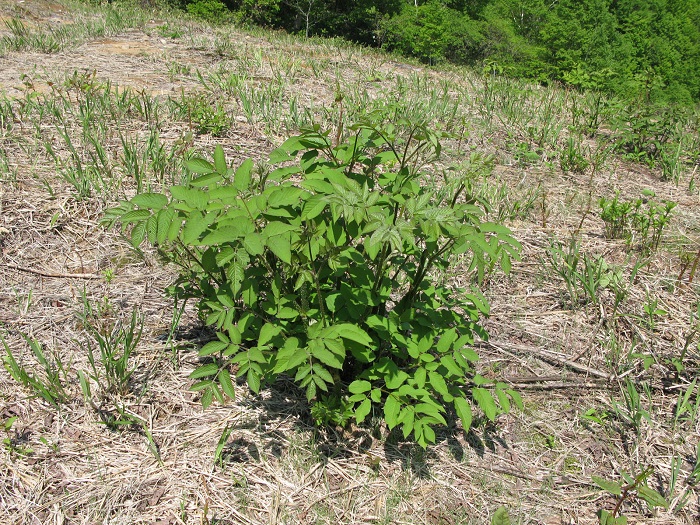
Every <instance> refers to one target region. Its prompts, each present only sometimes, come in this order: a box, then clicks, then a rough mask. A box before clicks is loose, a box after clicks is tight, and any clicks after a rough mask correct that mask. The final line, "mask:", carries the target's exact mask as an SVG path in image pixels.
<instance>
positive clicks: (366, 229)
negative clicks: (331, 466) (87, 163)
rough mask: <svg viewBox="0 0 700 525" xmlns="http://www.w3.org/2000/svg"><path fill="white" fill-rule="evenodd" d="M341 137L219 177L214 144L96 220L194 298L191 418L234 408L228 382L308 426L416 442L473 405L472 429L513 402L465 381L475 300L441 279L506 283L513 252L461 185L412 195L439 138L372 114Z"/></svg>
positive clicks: (316, 131)
mask: <svg viewBox="0 0 700 525" xmlns="http://www.w3.org/2000/svg"><path fill="white" fill-rule="evenodd" d="M348 131H349V132H350V138H349V139H347V140H346V141H344V142H340V141H339V140H338V139H337V137H335V141H334V137H332V136H331V133H330V132H328V131H323V130H321V129H320V128H318V127H314V128H310V129H306V130H304V131H303V132H302V133H301V134H300V135H298V136H294V137H292V138H290V139H288V140H287V141H286V142H285V143H284V144H282V145H281V146H280V147H279V148H278V149H277V150H275V151H273V152H272V154H271V155H270V163H271V165H272V169H262V170H260V169H255V168H254V165H253V162H252V161H251V160H246V161H245V162H243V163H242V164H241V165H240V166H238V167H237V168H235V169H234V168H233V167H229V166H228V165H227V163H226V160H225V156H224V151H223V149H222V148H221V147H217V148H216V149H215V151H214V155H213V161H208V160H206V159H204V158H194V159H190V160H188V161H186V166H187V168H188V170H189V171H190V172H191V174H192V178H191V180H189V181H188V182H187V183H185V184H181V185H177V186H173V187H171V188H170V189H169V191H168V192H167V193H162V194H161V193H144V194H139V195H136V196H135V197H134V198H132V199H131V200H129V201H125V202H123V203H122V204H121V205H120V206H119V207H118V208H115V209H112V210H110V211H109V212H108V214H107V217H106V221H107V222H108V223H115V222H118V223H120V224H121V227H122V229H123V231H124V232H128V234H129V236H130V238H131V241H132V243H133V245H134V246H139V245H140V244H141V243H142V242H144V241H146V240H147V241H148V242H149V243H151V244H153V245H155V246H157V247H158V250H159V251H160V253H161V254H162V255H163V256H164V257H165V259H166V260H167V261H170V262H172V263H175V264H176V265H177V266H178V267H179V272H180V276H179V279H178V280H177V282H176V283H175V285H174V286H172V287H171V289H170V291H171V293H173V294H174V295H175V296H176V297H178V298H179V299H190V298H192V299H196V301H197V304H198V307H199V310H200V313H201V316H202V319H203V320H204V321H205V323H206V324H207V325H209V326H211V327H213V329H214V330H215V331H216V339H215V340H214V341H211V342H209V343H207V344H206V345H205V346H204V347H203V348H202V349H201V350H200V356H201V358H202V365H201V366H199V367H198V368H197V369H196V370H195V371H194V372H193V373H192V375H191V377H192V378H193V379H195V380H196V382H195V384H194V385H193V386H192V389H194V390H197V391H201V392H202V403H203V404H204V405H205V406H206V405H208V404H210V403H211V402H212V401H213V400H214V399H216V400H218V401H220V402H222V401H224V396H225V395H226V396H229V397H233V396H234V394H235V392H234V375H235V377H238V378H245V380H246V382H247V385H248V387H249V388H250V389H251V390H252V391H253V392H256V393H257V392H259V391H260V389H261V388H262V387H263V386H264V385H265V384H269V383H270V382H272V381H274V380H275V378H276V377H277V376H279V375H280V374H285V375H287V376H289V377H291V378H293V380H294V382H295V383H296V384H297V385H298V386H299V387H300V388H302V389H303V390H304V391H305V393H306V396H307V398H308V399H309V400H315V401H316V403H317V406H316V414H317V417H316V418H317V420H319V421H327V420H328V418H329V416H328V414H331V415H332V414H341V415H342V417H341V419H342V421H341V422H342V423H347V422H348V417H347V414H348V413H350V414H352V418H353V419H354V420H355V421H356V422H357V423H361V422H363V421H364V420H365V419H366V418H368V417H369V416H370V415H375V416H379V417H381V418H383V419H384V420H385V421H386V423H387V425H388V427H389V428H390V429H391V428H394V427H397V426H399V427H400V428H401V429H402V432H403V435H404V436H405V437H408V436H409V435H411V434H412V435H413V437H414V439H415V440H416V441H417V442H418V443H420V444H421V445H423V446H426V445H427V444H428V443H430V442H433V441H435V432H434V430H433V427H435V426H439V425H446V424H447V414H448V411H450V412H454V413H456V415H457V416H458V417H459V418H460V419H461V421H462V426H463V428H464V429H465V430H468V429H469V428H470V426H471V424H472V407H473V406H474V405H476V406H478V407H479V408H480V409H481V411H482V412H483V414H484V416H485V417H486V418H487V419H489V420H494V419H495V417H496V416H497V415H498V414H499V413H501V412H508V411H509V410H510V407H511V402H515V403H516V405H520V398H519V396H518V395H517V393H515V392H513V391H512V390H511V389H509V388H508V387H507V386H506V385H505V384H503V383H499V382H494V381H492V380H489V379H486V378H485V377H482V376H481V375H479V374H478V373H477V372H476V370H475V363H476V362H477V361H478V355H477V353H476V352H475V351H474V349H473V347H472V346H473V344H474V342H475V338H476V337H479V338H482V339H485V338H486V337H487V334H486V333H485V331H484V330H483V328H482V327H481V326H480V325H479V320H480V318H481V317H482V316H484V315H487V314H488V312H489V306H488V303H487V302H486V300H485V299H484V298H483V296H481V294H479V293H478V292H477V291H469V292H467V291H466V290H461V291H460V290H454V289H451V288H450V287H448V286H447V285H445V284H444V283H443V282H442V280H441V279H440V275H441V274H442V272H444V270H445V269H447V268H448V267H450V266H451V265H454V264H455V262H456V261H457V260H459V261H460V264H462V265H463V266H464V270H465V271H466V272H469V274H470V275H473V276H474V278H475V279H479V278H480V277H483V275H484V273H485V272H486V271H488V270H490V269H491V268H492V267H493V266H495V265H498V266H500V267H502V268H503V269H504V270H505V271H506V272H508V271H509V269H510V265H511V260H512V259H513V258H515V257H517V255H518V252H519V244H518V242H517V241H516V240H515V239H514V238H513V237H512V236H511V234H510V231H509V230H508V229H507V228H505V227H504V226H502V225H499V224H495V223H489V222H485V221H482V216H483V210H482V209H481V208H479V207H478V206H477V205H475V204H473V202H474V201H473V199H469V198H468V196H465V188H466V187H467V181H468V180H469V177H470V173H467V172H464V173H450V176H449V177H448V176H447V175H445V176H444V177H443V180H442V181H440V183H432V184H427V183H425V181H426V178H425V177H423V167H424V166H426V165H427V164H428V163H430V162H431V161H433V160H434V159H435V158H436V156H437V155H439V153H440V148H441V146H440V139H441V135H440V134H439V133H436V132H434V131H433V130H431V129H429V128H428V127H427V126H426V125H424V124H421V123H413V122H409V121H399V122H396V123H394V124H386V123H383V122H382V120H381V117H376V118H370V119H368V120H367V121H365V122H362V123H359V124H356V125H354V126H351V127H350V128H349V129H348ZM474 169H480V168H479V166H476V167H475V168H474ZM319 403H320V404H325V405H327V409H328V410H322V409H320V407H319V406H318V404H319ZM338 407H342V409H338ZM331 418H332V417H331Z"/></svg>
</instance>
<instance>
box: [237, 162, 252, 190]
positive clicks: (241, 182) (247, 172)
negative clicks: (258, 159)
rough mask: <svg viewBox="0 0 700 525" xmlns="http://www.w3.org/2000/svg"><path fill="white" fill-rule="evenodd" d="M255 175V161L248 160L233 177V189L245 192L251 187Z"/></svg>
mask: <svg viewBox="0 0 700 525" xmlns="http://www.w3.org/2000/svg"><path fill="white" fill-rule="evenodd" d="M252 173H253V161H252V160H251V159H246V160H245V161H244V162H243V164H241V165H240V166H239V167H238V169H237V170H236V172H235V173H234V175H233V187H234V188H236V189H237V190H238V191H245V190H247V189H248V187H249V186H250V181H251V180H252Z"/></svg>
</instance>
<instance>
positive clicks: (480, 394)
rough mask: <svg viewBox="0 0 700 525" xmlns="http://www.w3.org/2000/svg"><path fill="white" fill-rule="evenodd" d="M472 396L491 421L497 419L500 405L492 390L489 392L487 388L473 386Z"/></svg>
mask: <svg viewBox="0 0 700 525" xmlns="http://www.w3.org/2000/svg"><path fill="white" fill-rule="evenodd" d="M472 397H473V398H474V401H476V404H477V405H479V408H480V409H481V410H483V412H484V414H485V415H486V417H487V418H489V420H490V421H493V420H495V419H496V415H497V414H498V407H497V406H496V402H495V401H494V400H493V396H492V395H491V392H489V391H488V390H486V389H485V388H480V387H478V386H477V387H474V388H472Z"/></svg>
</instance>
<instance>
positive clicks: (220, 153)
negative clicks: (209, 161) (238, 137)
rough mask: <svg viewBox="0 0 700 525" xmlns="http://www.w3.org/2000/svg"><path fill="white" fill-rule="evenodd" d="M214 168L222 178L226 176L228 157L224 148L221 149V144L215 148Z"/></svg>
mask: <svg viewBox="0 0 700 525" xmlns="http://www.w3.org/2000/svg"><path fill="white" fill-rule="evenodd" d="M214 168H215V169H216V172H217V173H218V174H219V175H221V176H222V177H225V176H226V171H227V166H226V155H225V154H224V148H222V147H221V144H217V145H216V148H214Z"/></svg>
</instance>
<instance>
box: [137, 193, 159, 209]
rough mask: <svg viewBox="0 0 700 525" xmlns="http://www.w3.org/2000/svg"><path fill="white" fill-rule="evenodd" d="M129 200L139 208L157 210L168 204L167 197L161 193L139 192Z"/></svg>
mask: <svg viewBox="0 0 700 525" xmlns="http://www.w3.org/2000/svg"><path fill="white" fill-rule="evenodd" d="M131 202H132V203H133V204H136V205H137V206H138V207H139V208H148V209H152V210H159V209H161V208H162V207H164V206H166V205H167V204H168V198H167V197H166V196H165V195H163V194H161V193H140V194H138V195H136V196H134V198H133V199H131Z"/></svg>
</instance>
